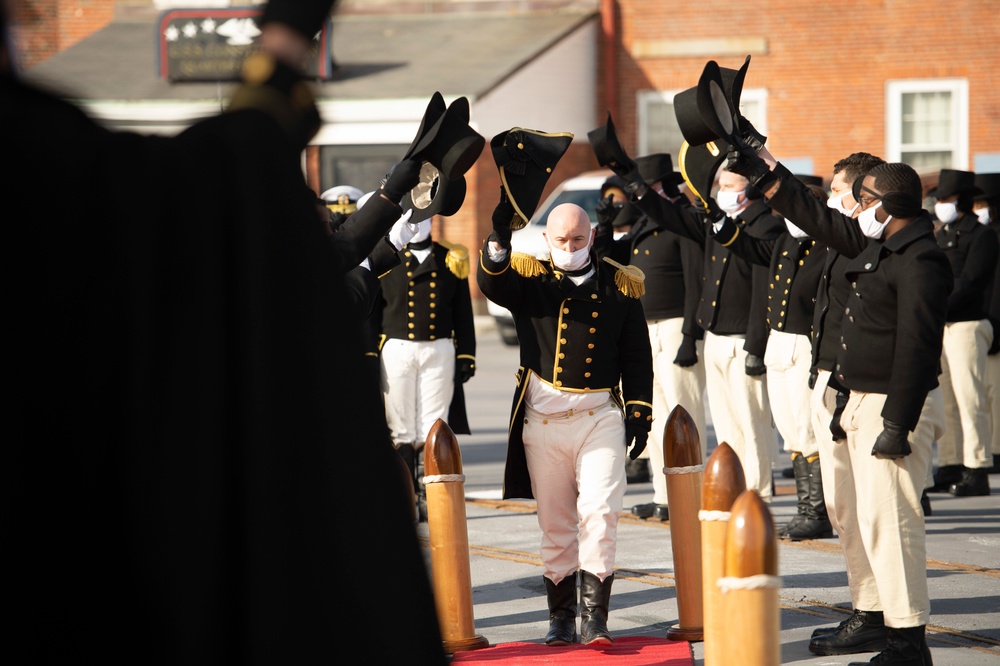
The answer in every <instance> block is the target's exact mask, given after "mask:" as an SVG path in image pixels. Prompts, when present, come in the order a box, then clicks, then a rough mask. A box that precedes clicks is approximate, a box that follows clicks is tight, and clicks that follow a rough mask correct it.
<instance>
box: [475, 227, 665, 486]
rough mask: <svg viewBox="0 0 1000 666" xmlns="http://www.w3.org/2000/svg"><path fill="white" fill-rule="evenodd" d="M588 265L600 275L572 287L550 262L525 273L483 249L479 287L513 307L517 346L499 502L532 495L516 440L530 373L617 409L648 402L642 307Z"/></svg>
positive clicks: (649, 365)
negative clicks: (604, 399) (609, 400)
mask: <svg viewBox="0 0 1000 666" xmlns="http://www.w3.org/2000/svg"><path fill="white" fill-rule="evenodd" d="M487 242H489V241H487ZM592 260H593V261H595V267H596V268H597V272H596V273H595V274H594V275H593V276H591V277H590V278H588V279H587V280H585V281H584V282H583V283H581V284H580V285H575V284H573V281H572V280H570V279H569V278H566V277H563V275H562V273H560V272H557V271H556V270H555V269H554V267H553V266H552V264H551V262H549V261H542V262H541V268H542V269H543V270H542V273H541V274H540V275H535V276H533V277H525V276H522V275H520V274H519V273H518V272H517V271H516V270H513V269H512V268H511V265H510V254H509V253H508V256H507V258H506V259H504V260H503V261H500V262H494V261H492V260H491V259H490V257H489V250H488V248H486V247H485V245H484V248H483V251H482V254H481V257H480V266H479V271H477V274H476V276H477V280H478V283H479V288H480V289H481V290H482V292H483V294H485V295H486V297H487V298H489V299H490V300H492V301H493V302H494V303H497V304H498V305H502V306H504V307H505V308H507V309H508V310H510V312H511V314H512V315H513V316H514V323H515V326H516V327H517V337H518V340H519V341H520V356H521V367H520V368H519V369H518V373H517V389H516V391H515V392H514V400H513V404H512V407H511V422H510V428H509V434H508V446H507V462H506V466H505V469H504V488H503V497H504V499H510V498H529V499H530V498H532V497H533V494H532V492H531V479H530V477H529V475H528V465H527V460H526V458H525V453H524V441H523V440H522V438H521V433H522V428H523V424H524V417H523V414H524V407H525V404H524V399H525V390H526V389H527V386H528V377H529V376H530V375H529V373H534V374H535V375H537V376H538V378H539V379H541V380H542V381H544V382H546V383H548V384H551V385H552V386H554V387H555V388H558V389H560V390H563V391H572V392H594V391H608V392H609V393H611V395H612V397H613V398H614V399H615V401H616V402H617V403H618V404H619V406H624V404H625V403H628V402H632V401H638V402H642V403H646V404H651V403H652V396H653V357H652V351H651V349H650V345H649V331H648V328H647V326H646V317H645V315H644V314H643V309H642V303H641V301H640V300H639V299H638V298H634V297H630V296H626V295H625V294H623V293H622V292H621V291H619V289H618V286H617V285H616V284H615V275H616V269H615V268H613V267H612V266H611V265H610V264H607V263H605V262H603V261H599V262H598V261H596V260H595V258H594V257H592ZM622 446H625V442H624V441H623V442H622Z"/></svg>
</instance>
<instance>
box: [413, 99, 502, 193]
mask: <svg viewBox="0 0 1000 666" xmlns="http://www.w3.org/2000/svg"><path fill="white" fill-rule="evenodd" d="M469 118H470V110H469V100H468V99H467V98H465V97H459V98H458V99H456V100H455V101H453V102H452V103H451V104H450V105H449V106H448V107H447V108H444V98H443V97H442V96H441V93H439V92H435V93H434V95H432V96H431V99H430V102H429V103H428V104H427V109H426V111H424V117H423V118H422V119H421V121H420V126H419V127H418V128H417V135H416V137H414V139H413V143H411V144H410V147H409V148H408V149H407V151H406V153H405V154H404V155H403V159H418V160H421V161H423V162H430V163H431V164H433V165H434V166H435V167H437V168H438V171H440V172H441V174H442V175H443V176H444V177H445V178H447V179H448V180H457V179H459V178H461V177H462V176H464V175H465V173H466V172H467V171H468V170H469V169H471V168H472V165H473V164H475V163H476V160H478V159H479V155H480V154H482V152H483V147H484V146H485V145H486V139H484V138H483V137H482V136H481V135H480V134H479V133H478V132H476V131H475V130H474V129H472V127H470V126H469Z"/></svg>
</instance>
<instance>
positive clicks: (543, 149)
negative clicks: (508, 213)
mask: <svg viewBox="0 0 1000 666" xmlns="http://www.w3.org/2000/svg"><path fill="white" fill-rule="evenodd" d="M572 141H573V134H572V133H570V132H559V133H554V134H553V133H548V132H540V131H538V130H533V129H525V128H523V127H514V128H512V129H510V130H507V131H505V132H500V133H499V134H497V135H496V136H494V137H493V139H492V140H491V141H490V149H491V150H492V152H493V161H494V162H496V165H497V169H498V170H499V171H500V182H501V183H502V184H503V189H504V191H505V192H506V193H507V198H508V199H510V203H511V204H512V205H513V206H514V210H515V211H516V212H517V216H515V218H514V220H513V221H512V222H511V225H510V226H511V229H520V228H521V227H523V226H524V225H526V224H527V223H528V220H529V219H531V216H532V215H533V214H534V213H535V209H536V208H537V207H538V202H539V201H540V200H541V198H542V191H543V190H544V189H545V184H546V183H547V182H548V180H549V176H551V175H552V170H553V169H554V168H555V166H556V164H557V163H558V162H559V160H560V159H561V158H562V156H563V155H564V154H565V153H566V151H567V150H568V149H569V145H570V143H572Z"/></svg>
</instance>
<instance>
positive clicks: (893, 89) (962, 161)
mask: <svg viewBox="0 0 1000 666" xmlns="http://www.w3.org/2000/svg"><path fill="white" fill-rule="evenodd" d="M924 92H949V93H951V113H952V121H953V122H952V124H951V138H950V139H949V144H948V145H947V146H945V145H929V144H928V145H926V146H920V145H919V144H917V145H916V147H913V146H906V148H907V152H913V151H914V150H917V151H919V150H921V149H924V150H928V151H933V150H941V149H950V150H951V151H952V164H951V165H950V166H949V167H947V168H952V169H963V170H964V169H967V168H968V164H969V82H968V80H967V79H957V78H955V79H901V80H894V81H892V80H891V81H886V84H885V97H886V104H885V138H886V155H887V157H888V160H889V161H890V162H900V161H902V156H903V147H904V146H903V122H902V120H903V118H902V116H903V110H902V109H903V95H905V94H909V93H924Z"/></svg>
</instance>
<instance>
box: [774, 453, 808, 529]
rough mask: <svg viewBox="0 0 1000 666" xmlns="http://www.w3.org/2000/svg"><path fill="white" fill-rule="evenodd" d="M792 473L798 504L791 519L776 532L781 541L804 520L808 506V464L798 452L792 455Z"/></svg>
mask: <svg viewBox="0 0 1000 666" xmlns="http://www.w3.org/2000/svg"><path fill="white" fill-rule="evenodd" d="M792 471H793V472H794V473H795V475H794V476H795V494H796V495H797V496H798V504H796V506H795V508H796V513H795V515H794V516H792V519H791V520H789V521H788V522H787V523H785V525H784V526H782V527H781V528H780V529H779V530H778V536H779V537H781V538H782V539H785V538H787V537H788V530H790V529H792V528H794V527H796V526H798V524H799V523H801V522H802V521H803V520H805V519H806V507H808V506H809V463H808V462H806V457H805V456H804V455H802V454H801V453H799V452H798V451H796V452H795V453H793V454H792Z"/></svg>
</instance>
